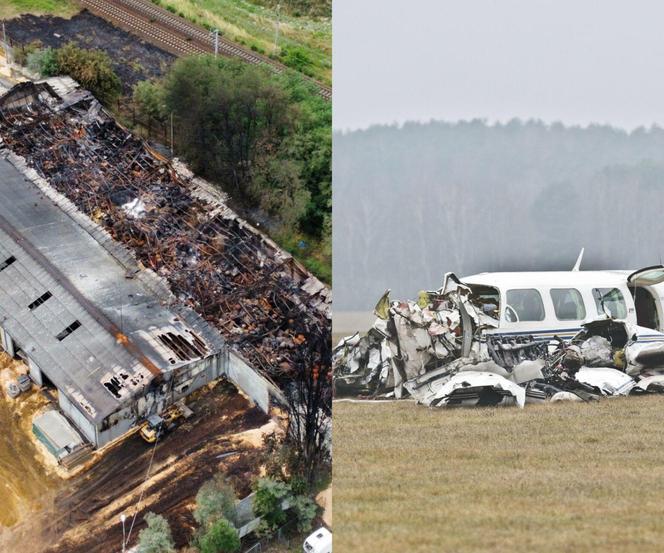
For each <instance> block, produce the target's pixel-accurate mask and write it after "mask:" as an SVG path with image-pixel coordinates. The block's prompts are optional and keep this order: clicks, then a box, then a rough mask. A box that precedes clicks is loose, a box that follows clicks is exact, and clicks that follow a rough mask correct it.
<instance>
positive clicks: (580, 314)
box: [551, 288, 586, 321]
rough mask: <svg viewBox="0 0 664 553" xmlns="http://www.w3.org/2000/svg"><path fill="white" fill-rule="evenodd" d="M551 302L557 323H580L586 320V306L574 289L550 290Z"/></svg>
mask: <svg viewBox="0 0 664 553" xmlns="http://www.w3.org/2000/svg"><path fill="white" fill-rule="evenodd" d="M551 301H552V302H553V309H554V311H555V312H556V318H557V319H558V320H559V321H580V320H581V319H585V318H586V306H585V305H584V304H583V298H582V297H581V293H580V292H579V291H578V290H577V289H576V288H552V289H551Z"/></svg>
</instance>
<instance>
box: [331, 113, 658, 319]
mask: <svg viewBox="0 0 664 553" xmlns="http://www.w3.org/2000/svg"><path fill="white" fill-rule="evenodd" d="M333 149H334V155H333V175H334V180H333V210H334V229H333V244H334V249H333V256H334V268H333V274H334V277H333V279H334V284H335V286H334V288H335V290H334V293H335V300H334V301H335V310H336V311H355V310H366V309H371V308H372V307H373V305H374V304H375V302H376V301H377V300H378V298H379V297H380V295H381V294H382V293H383V292H384V291H385V289H387V288H391V289H392V291H393V292H392V297H393V298H404V297H416V294H417V292H418V290H421V289H434V288H437V287H439V286H440V284H441V282H442V277H443V275H444V273H445V272H447V271H453V272H455V273H457V274H458V275H460V276H461V275H470V274H473V273H477V272H483V271H506V270H568V269H570V268H571V267H572V266H573V264H574V262H575V260H576V257H577V256H578V254H579V251H580V249H581V248H582V247H585V257H584V262H583V264H582V269H602V268H611V269H615V268H625V269H629V268H637V267H639V266H645V265H652V264H657V263H659V262H660V261H661V259H662V258H664V244H662V243H661V237H662V236H664V217H662V213H663V209H664V129H661V128H659V127H652V128H649V129H644V128H639V129H636V130H634V131H632V132H629V133H628V132H626V131H624V130H621V129H617V128H613V127H610V126H605V125H591V126H588V127H584V128H581V127H569V126H565V125H563V124H560V123H554V124H550V125H548V124H545V123H543V122H541V121H527V122H523V121H519V120H513V121H510V122H508V123H504V124H493V125H490V124H488V123H487V122H485V121H483V120H473V121H464V122H457V123H450V122H430V123H408V124H405V125H403V126H396V125H392V126H374V127H371V128H369V129H367V130H362V131H353V132H346V133H341V132H338V133H335V135H334V138H333Z"/></svg>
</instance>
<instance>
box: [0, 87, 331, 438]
mask: <svg viewBox="0 0 664 553" xmlns="http://www.w3.org/2000/svg"><path fill="white" fill-rule="evenodd" d="M0 139H1V140H2V144H1V146H2V148H1V150H0V339H1V341H2V348H3V349H4V350H5V351H6V352H7V353H9V354H10V355H12V356H15V357H19V358H22V359H23V360H24V361H25V362H26V363H27V365H28V366H29V376H30V378H31V379H32V380H33V381H34V382H35V383H36V384H37V385H39V386H49V387H53V388H55V389H57V403H58V406H59V408H60V409H61V411H62V412H63V413H64V414H65V415H66V417H67V418H68V420H69V421H70V422H71V423H73V424H74V425H75V427H76V428H77V429H78V431H80V433H81V434H82V435H83V436H84V437H85V439H86V440H87V441H88V442H89V443H90V444H92V445H93V446H94V447H101V446H103V445H105V444H107V443H109V442H110V441H112V440H114V439H116V438H118V437H119V436H121V435H123V434H124V433H126V432H127V431H128V430H129V429H131V428H132V427H133V426H135V425H136V424H137V423H138V422H140V421H142V420H145V419H146V418H147V417H148V416H149V415H151V414H155V413H161V412H163V411H164V409H166V408H167V407H168V406H170V405H172V404H173V403H175V402H178V401H180V400H182V399H183V398H185V397H186V396H187V395H189V394H191V393H192V392H193V391H195V390H197V389H199V388H201V387H202V386H203V385H205V384H207V383H209V382H211V381H213V380H215V379H217V378H219V377H220V376H226V377H227V378H228V379H229V380H231V381H232V382H233V383H235V384H236V385H237V386H238V388H240V389H241V390H242V391H243V392H244V393H245V394H246V395H248V396H249V397H250V398H251V399H252V400H253V401H254V402H255V403H256V404H257V405H259V406H260V407H261V408H262V409H263V410H264V411H268V410H269V407H270V400H271V398H274V397H277V398H281V397H282V392H281V391H280V387H282V388H283V386H280V385H281V384H282V382H283V381H284V380H287V379H288V378H292V377H294V375H295V373H294V371H295V369H294V368H293V365H294V363H292V358H293V357H294V356H296V354H297V352H298V350H299V349H302V348H307V347H308V344H307V336H308V335H309V333H310V332H315V331H317V330H318V331H320V332H324V331H325V329H327V328H329V302H330V299H331V298H330V293H329V289H328V288H327V287H326V286H325V285H323V284H322V283H320V282H319V281H318V280H317V279H315V277H313V276H311V275H310V274H309V273H308V272H307V271H305V270H304V269H303V268H302V267H301V266H299V265H298V264H297V263H296V262H295V261H294V260H293V259H292V257H291V256H290V255H289V254H286V253H284V252H283V251H281V250H280V249H279V248H278V247H277V246H276V245H275V244H274V243H272V242H271V241H270V240H269V239H267V238H266V237H265V236H263V235H262V234H260V233H259V232H257V231H256V230H255V229H254V228H253V227H251V226H250V225H248V224H247V223H245V222H244V221H243V220H242V219H240V218H239V217H238V216H237V215H236V214H235V213H234V212H233V211H232V210H231V209H229V208H228V207H227V206H226V204H225V201H224V200H225V198H224V196H223V195H222V194H221V193H219V192H218V191H217V190H216V189H214V188H213V187H212V186H210V185H209V184H208V183H206V182H205V181H202V180H200V179H197V178H195V177H193V175H192V174H191V173H190V172H189V171H188V170H187V169H186V167H184V166H183V165H182V164H179V163H177V162H174V163H171V162H169V161H167V160H166V159H164V158H163V157H161V156H160V155H159V154H157V153H156V152H154V151H153V150H151V149H150V148H149V147H148V146H147V145H146V144H145V143H144V142H142V141H141V140H139V139H137V138H135V137H134V136H132V135H131V133H129V132H128V131H127V130H126V129H124V128H122V127H121V126H120V125H118V124H117V123H116V122H115V121H114V120H113V119H112V117H110V115H108V114H107V113H106V112H105V111H104V110H103V108H102V107H101V106H100V104H99V103H98V102H97V101H96V100H95V99H94V98H93V97H92V96H91V95H90V94H89V93H88V92H87V91H84V90H81V89H80V88H79V87H78V86H77V85H76V83H74V82H73V81H71V80H70V79H52V80H49V81H46V82H42V83H22V84H20V85H17V86H16V87H14V88H12V89H11V90H9V91H7V92H6V93H5V94H4V95H3V96H2V98H0ZM314 355H315V352H314Z"/></svg>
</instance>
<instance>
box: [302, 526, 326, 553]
mask: <svg viewBox="0 0 664 553" xmlns="http://www.w3.org/2000/svg"><path fill="white" fill-rule="evenodd" d="M302 549H303V550H304V553H332V532H330V531H329V530H328V529H327V528H325V527H324V526H323V527H321V528H319V529H318V530H316V531H315V532H314V533H313V534H311V535H310V536H309V537H308V538H307V539H306V540H304V545H303V546H302Z"/></svg>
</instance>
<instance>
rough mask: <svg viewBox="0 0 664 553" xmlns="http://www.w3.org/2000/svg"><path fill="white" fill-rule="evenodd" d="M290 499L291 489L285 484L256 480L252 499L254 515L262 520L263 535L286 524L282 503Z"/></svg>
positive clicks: (286, 518) (276, 481) (270, 480)
mask: <svg viewBox="0 0 664 553" xmlns="http://www.w3.org/2000/svg"><path fill="white" fill-rule="evenodd" d="M290 497H291V489H290V487H289V486H288V484H286V483H285V482H282V481H280V480H272V479H270V478H261V479H259V480H258V483H257V485H256V496H255V497H254V513H255V514H256V516H259V517H261V518H262V519H263V520H262V523H261V526H262V530H263V533H265V534H271V533H273V532H274V531H275V530H277V528H279V527H280V526H283V525H284V524H285V523H286V521H287V520H288V517H287V515H286V512H285V511H284V509H283V507H282V503H283V501H284V500H285V499H290Z"/></svg>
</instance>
